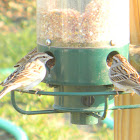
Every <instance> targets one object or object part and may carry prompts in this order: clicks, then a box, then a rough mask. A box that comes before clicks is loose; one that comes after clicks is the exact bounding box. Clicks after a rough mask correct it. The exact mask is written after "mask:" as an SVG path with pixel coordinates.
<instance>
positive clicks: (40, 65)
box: [0, 53, 53, 99]
mask: <svg viewBox="0 0 140 140" xmlns="http://www.w3.org/2000/svg"><path fill="white" fill-rule="evenodd" d="M50 59H53V57H52V56H49V55H48V54H46V53H35V54H33V55H32V56H31V57H30V59H29V60H28V61H27V62H26V63H24V64H23V65H21V66H20V67H18V68H17V69H16V70H15V71H14V72H13V73H12V74H11V75H10V76H8V77H7V78H6V79H5V80H4V81H3V82H2V86H4V88H3V90H1V91H0V99H1V98H2V97H3V96H4V95H5V94H6V93H8V92H10V91H12V90H15V89H19V90H25V91H28V90H30V89H32V88H33V87H34V86H36V85H37V84H39V83H40V82H41V81H42V80H43V79H44V78H45V75H46V74H47V70H46V67H45V64H46V62H47V61H48V60H50Z"/></svg>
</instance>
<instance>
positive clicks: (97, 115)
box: [89, 96, 108, 120]
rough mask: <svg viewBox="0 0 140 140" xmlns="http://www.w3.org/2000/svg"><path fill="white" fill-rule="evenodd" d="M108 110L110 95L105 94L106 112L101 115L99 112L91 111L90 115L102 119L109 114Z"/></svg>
mask: <svg viewBox="0 0 140 140" xmlns="http://www.w3.org/2000/svg"><path fill="white" fill-rule="evenodd" d="M107 110H108V96H105V107H104V113H103V115H102V116H101V115H99V114H97V113H94V112H93V113H90V114H89V115H92V116H94V117H96V118H98V119H101V120H104V119H105V118H106V115H107Z"/></svg>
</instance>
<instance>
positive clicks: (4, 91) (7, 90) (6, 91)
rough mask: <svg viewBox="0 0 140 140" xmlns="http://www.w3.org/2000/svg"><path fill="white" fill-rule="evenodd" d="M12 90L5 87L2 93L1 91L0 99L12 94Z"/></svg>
mask: <svg viewBox="0 0 140 140" xmlns="http://www.w3.org/2000/svg"><path fill="white" fill-rule="evenodd" d="M10 91H11V90H10V88H9V87H4V88H3V89H2V90H1V91H0V99H1V98H2V97H3V96H4V95H5V94H7V93H8V92H10Z"/></svg>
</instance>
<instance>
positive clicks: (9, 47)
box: [0, 0, 113, 140]
mask: <svg viewBox="0 0 140 140" xmlns="http://www.w3.org/2000/svg"><path fill="white" fill-rule="evenodd" d="M0 4H1V8H0V69H3V68H13V65H14V64H15V63H16V62H17V61H18V60H20V59H21V58H22V57H23V56H24V55H25V54H27V52H28V51H30V50H31V49H33V48H34V47H36V22H35V18H36V17H35V11H36V6H35V0H32V1H31V0H26V1H20V0H14V1H10V0H2V1H0ZM15 13H16V14H15ZM8 74H10V73H9V72H7V73H4V74H2V73H1V74H0V82H2V80H4V78H6V77H7V76H8ZM36 88H41V89H42V90H47V91H53V88H49V87H48V86H46V84H44V83H41V84H39V85H38V86H37V87H36ZM1 89H2V87H0V90H1ZM16 99H17V102H18V105H19V106H20V107H21V108H24V109H25V110H36V109H50V108H51V107H52V105H53V97H50V96H47V97H46V96H35V95H28V94H23V95H21V94H20V93H17V94H16ZM0 117H2V118H4V119H8V120H11V121H13V123H15V124H16V125H18V126H20V127H22V128H23V129H24V130H25V131H26V133H27V135H28V136H29V139H30V140H32V139H33V140H47V139H49V140H112V139H113V130H110V129H108V128H107V127H106V125H100V126H99V125H94V126H90V127H87V126H80V127H79V126H76V125H73V124H70V123H69V114H49V115H31V116H27V115H22V114H19V113H18V112H16V111H15V110H14V108H13V107H12V105H11V101H10V93H9V94H7V95H6V96H5V97H4V98H2V99H1V100H0Z"/></svg>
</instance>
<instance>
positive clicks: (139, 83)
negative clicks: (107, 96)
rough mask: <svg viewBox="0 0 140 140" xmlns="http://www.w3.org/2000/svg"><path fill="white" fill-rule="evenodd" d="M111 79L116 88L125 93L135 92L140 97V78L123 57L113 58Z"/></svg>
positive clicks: (115, 56) (110, 72)
mask: <svg viewBox="0 0 140 140" xmlns="http://www.w3.org/2000/svg"><path fill="white" fill-rule="evenodd" d="M109 78H110V80H111V82H112V83H113V85H114V86H115V87H117V88H119V89H121V90H123V91H131V92H132V91H133V92H135V93H137V94H138V95H140V76H139V74H138V72H137V71H136V70H135V68H133V67H132V66H131V65H130V63H129V62H128V61H127V60H126V58H125V57H123V56H122V55H120V54H116V55H114V56H113V63H112V65H111V67H110V70H109Z"/></svg>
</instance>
